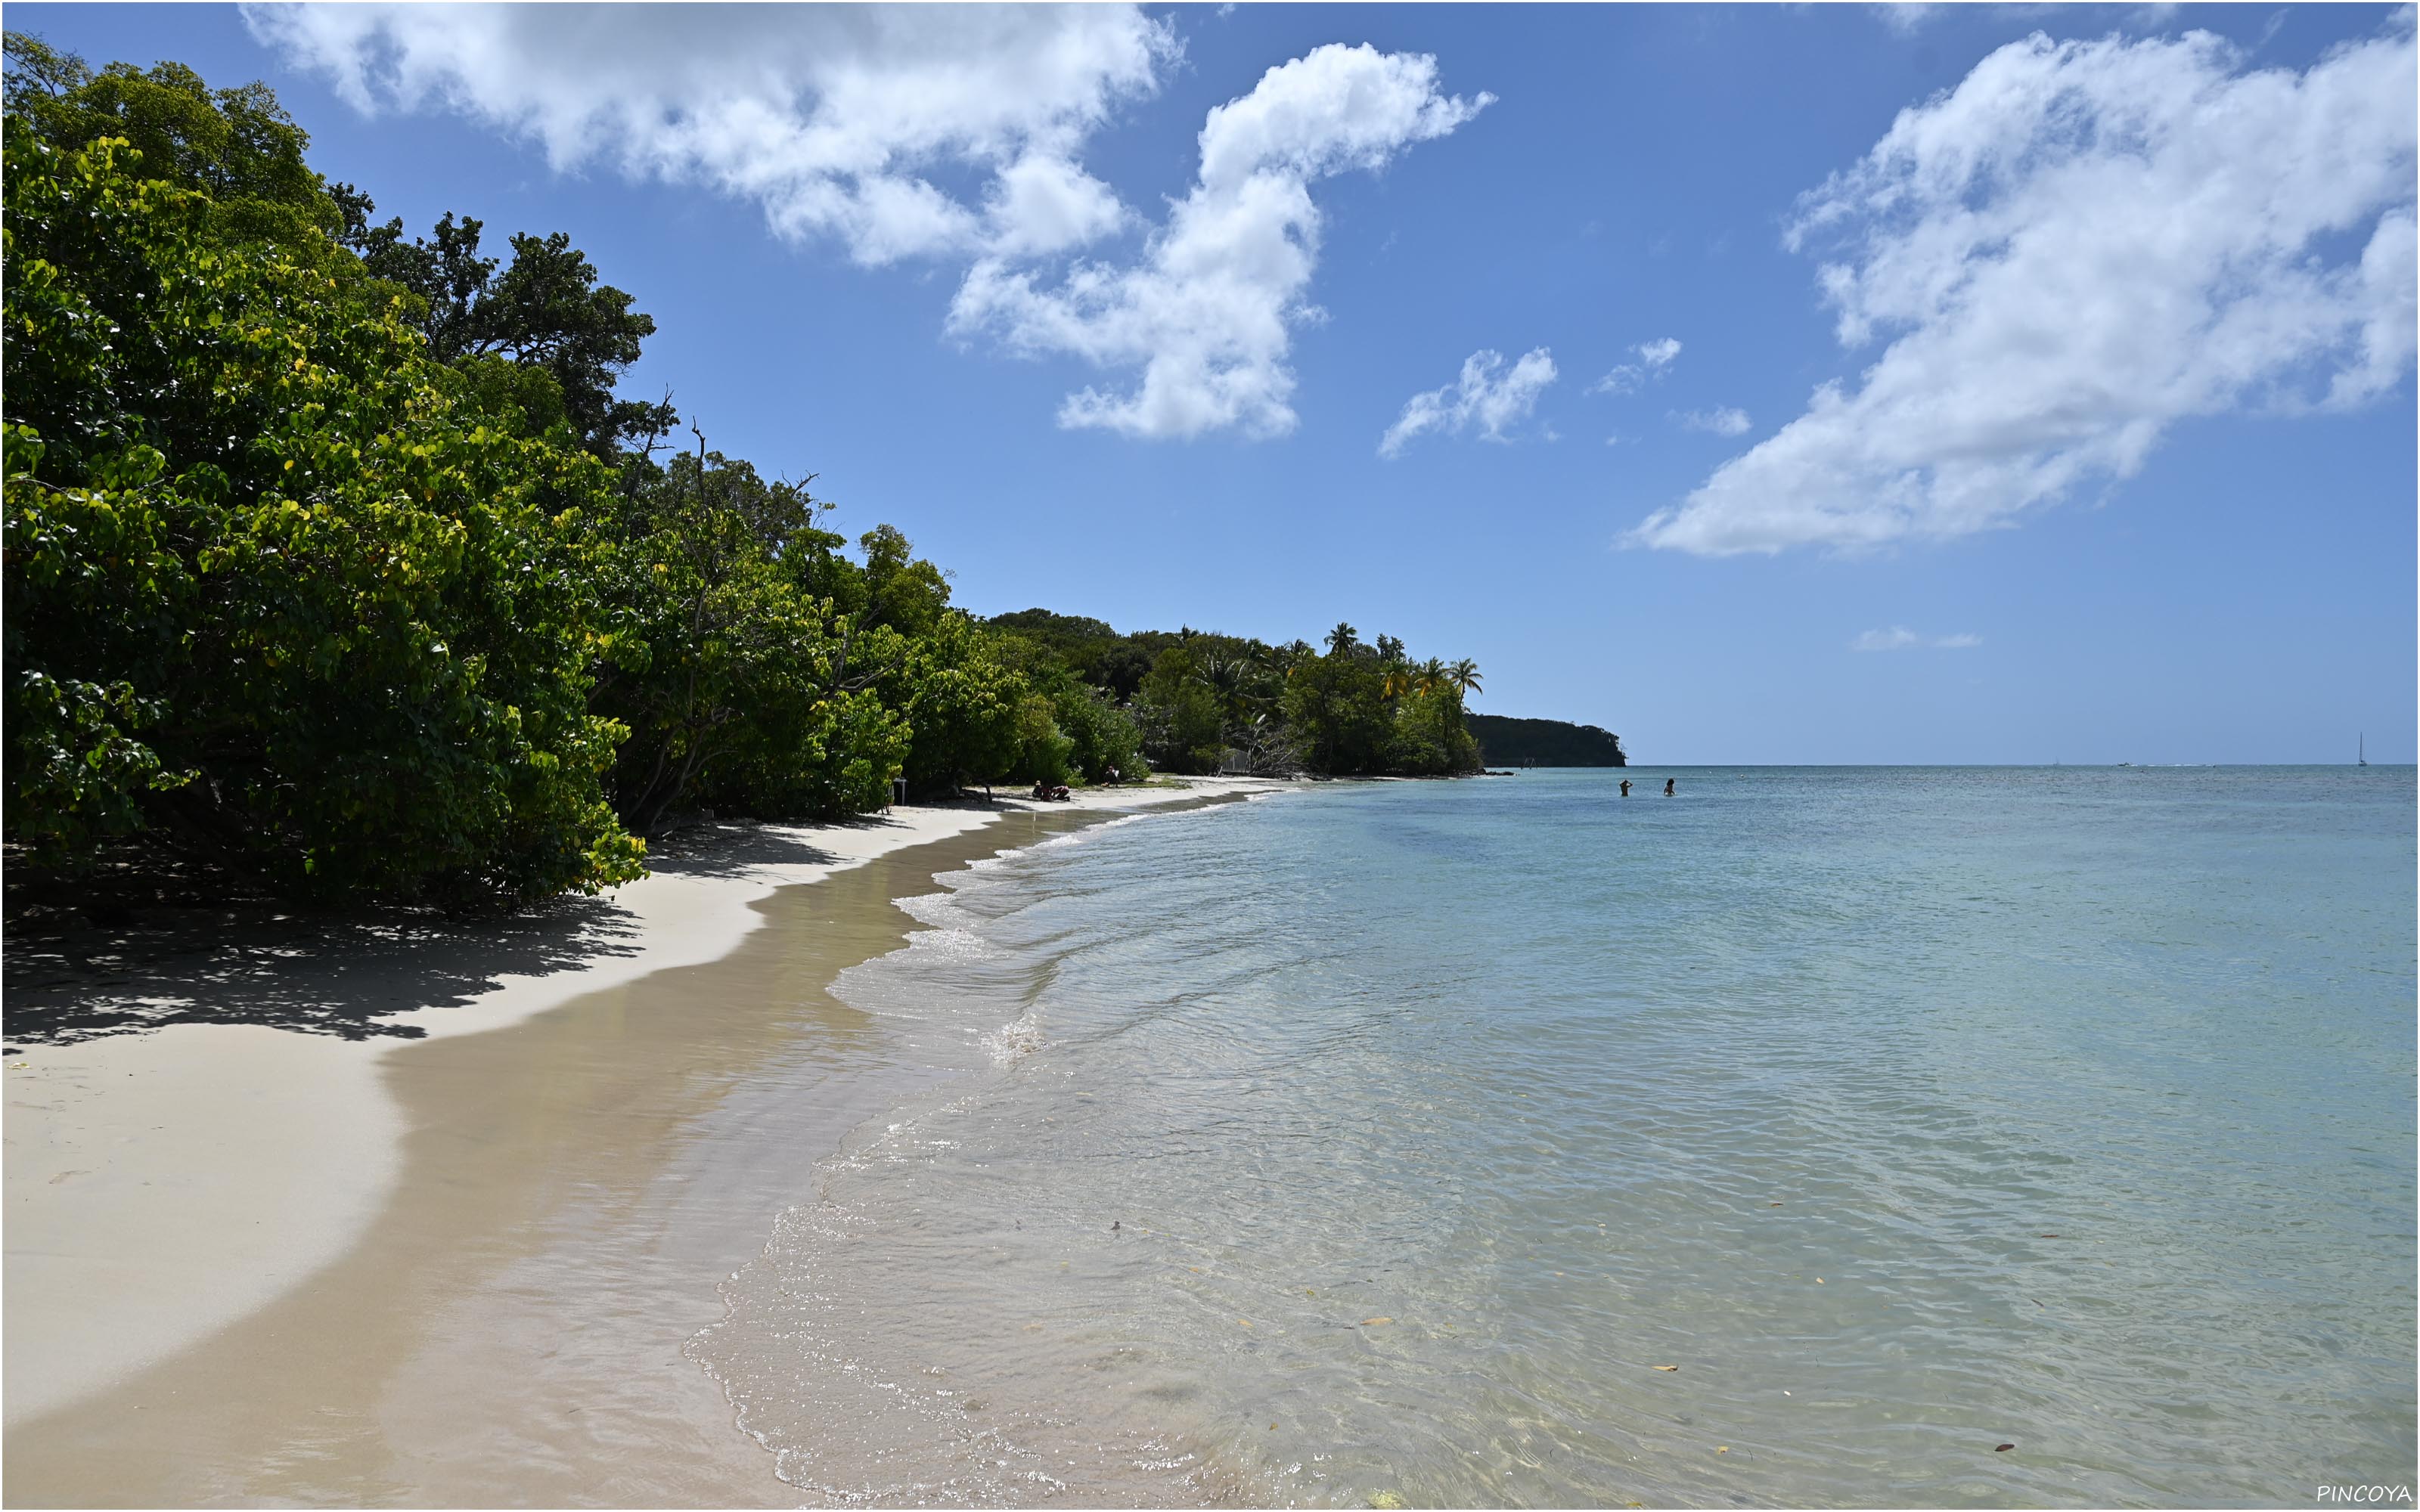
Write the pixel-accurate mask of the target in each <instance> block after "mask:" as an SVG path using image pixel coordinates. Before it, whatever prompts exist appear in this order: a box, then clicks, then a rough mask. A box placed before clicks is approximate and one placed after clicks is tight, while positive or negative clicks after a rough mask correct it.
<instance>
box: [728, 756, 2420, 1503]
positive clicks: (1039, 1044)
mask: <svg viewBox="0 0 2420 1512" xmlns="http://www.w3.org/2000/svg"><path fill="white" fill-rule="evenodd" d="M1620 775H1621V774H1609V773H1580V772H1531V773H1526V774H1524V775H1522V776H1520V777H1518V778H1514V779H1493V780H1487V781H1476V782H1462V783H1400V784H1381V785H1367V786H1339V787H1335V788H1322V789H1319V790H1317V791H1314V792H1309V793H1306V794H1303V795H1289V796H1285V797H1280V798H1277V799H1273V800H1269V801H1264V802H1256V803H1251V804H1247V805H1233V806H1228V807H1224V808H1220V809H1216V810H1199V811H1194V812H1188V813H1182V814H1175V815H1170V816H1166V817H1159V818H1153V819H1150V820H1148V821H1145V822H1141V823H1129V824H1119V825H1109V826H1103V827H1099V828H1095V829H1093V830H1089V831H1084V832H1080V833H1078V834H1077V835H1075V836H1072V837H1069V838H1068V839H1066V840H1063V841H1053V842H1050V843H1047V844H1044V845H1040V846H1036V847H1034V848H1032V849H1031V850H1028V851H1024V852H1019V853H1015V854H1012V855H1010V856H1005V857H1002V858H1001V859H999V860H998V861H996V862H993V863H988V864H985V865H981V866H978V867H976V868H975V869H973V870H970V871H968V872H956V873H952V874H950V875H947V876H944V877H942V878H939V879H938V880H939V882H940V884H941V885H942V886H943V887H944V888H945V889H946V890H945V891H942V892H939V893H936V894H932V895H929V896H926V897H923V898H917V899H910V900H906V901H904V902H903V906H904V907H906V908H907V910H908V911H909V912H910V913H911V914H912V915H913V917H914V918H916V919H917V920H918V921H919V922H920V923H922V924H923V925H924V926H925V928H924V929H923V931H922V932H920V933H917V934H916V935H914V936H913V937H912V939H911V943H910V944H909V945H908V946H907V948H905V949H901V950H898V951H895V952H893V953H892V954H891V955H889V956H887V957H884V958H882V959H880V960H878V961H876V962H872V963H869V964H866V965H863V966H861V967H858V968H856V969H854V970H853V971H851V972H849V973H847V974H845V975H844V977H843V978H842V979H841V980H840V981H839V983H837V984H836V987H835V991H836V992H837V993H838V994H839V995H841V996H843V997H844V998H845V999H846V1000H847V1001H849V1002H850V1003H852V1004H854V1005H855V1006H857V1007H859V1008H861V1009H863V1010H865V1011H868V1012H869V1013H871V1014H873V1015H874V1016H875V1019H876V1022H877V1023H879V1024H880V1025H882V1026H884V1028H885V1029H886V1031H887V1032H889V1033H890V1034H891V1035H892V1036H893V1038H894V1039H895V1041H896V1047H897V1053H898V1054H899V1055H900V1056H902V1057H907V1058H909V1059H912V1060H915V1061H917V1062H919V1063H920V1064H923V1065H929V1066H934V1067H939V1068H944V1069H949V1070H952V1071H954V1072H959V1074H956V1075H954V1076H953V1077H951V1078H949V1079H947V1080H946V1081H944V1082H943V1083H942V1084H941V1085H940V1086H939V1089H938V1090H935V1091H932V1092H929V1093H927V1094H925V1095H923V1097H921V1098H920V1099H919V1100H917V1101H915V1102H913V1103H908V1104H907V1105H906V1106H904V1107H901V1108H898V1109H896V1110H893V1111H892V1112H891V1113H889V1114H888V1115H886V1116H884V1117H882V1118H878V1119H874V1120H872V1121H870V1122H868V1123H867V1124H865V1125H862V1126H861V1127H860V1128H859V1129H858V1130H857V1131H856V1132H855V1133H854V1134H852V1135H851V1136H850V1138H849V1139H848V1141H847V1142H846V1144H845V1147H844V1148H843V1149H841V1150H840V1151H839V1152H838V1153H837V1154H831V1153H830V1152H828V1151H801V1152H800V1195H801V1200H800V1202H799V1205H798V1206H797V1207H795V1208H794V1209H792V1210H791V1211H788V1212H786V1213H785V1214H783V1217H782V1218H781V1220H780V1222H779V1224H778V1225H777V1227H776V1228H775V1231H774V1233H773V1234H772V1236H771V1239H770V1241H769V1242H768V1245H767V1247H766V1250H765V1252H764V1254H763V1256H762V1257H759V1258H758V1259H757V1260H755V1261H754V1262H752V1264H750V1265H749V1266H747V1267H746V1268H744V1269H743V1270H741V1271H740V1272H739V1273H737V1274H735V1275H734V1276H733V1277H732V1278H731V1279H730V1281H729V1282H728V1283H727V1284H726V1285H725V1287H724V1288H723V1291H724V1298H725V1301H726V1303H727V1304H728V1309H729V1311H728V1316H727V1317H726V1318H725V1319H724V1321H723V1322H721V1324H719V1325H718V1326H716V1327H715V1328H713V1329H710V1330H708V1331H707V1332H706V1334H704V1335H700V1336H699V1337H698V1338H697V1339H695V1340H694V1341H692V1343H691V1346H690V1352H691V1354H692V1355H693V1356H694V1357H695V1358H696V1359H697V1360H698V1361H699V1362H700V1363H701V1364H703V1365H705V1366H706V1368H707V1369H708V1370H710V1371H711V1372H712V1373H713V1374H714V1375H715V1376H716V1378H717V1379H718V1380H719V1381H721V1383H722V1385H723V1387H724V1389H725V1391H726V1392H727V1393H728V1395H729V1396H730V1397H731V1399H732V1401H733V1403H734V1405H735V1409H736V1411H737V1415H738V1419H739V1421H740V1423H741V1426H742V1427H745V1428H746V1429H747V1430H748V1431H749V1432H751V1433H752V1434H754V1435H755V1436H756V1437H757V1438H758V1439H759V1440H760V1441H761V1442H762V1443H764V1444H765V1445H766V1446H767V1447H768V1449H769V1450H770V1451H772V1452H773V1454H774V1455H775V1456H776V1461H777V1465H778V1467H779V1470H780V1473H781V1474H782V1475H783V1478H784V1479H785V1480H786V1481H788V1482H789V1483H790V1484H792V1485H793V1486H795V1487H797V1488H798V1489H799V1490H800V1492H801V1494H802V1495H804V1496H807V1497H809V1498H812V1499H814V1500H815V1501H818V1502H823V1503H830V1504H858V1503H874V1504H899V1503H905V1502H921V1503H969V1504H1129V1503H1131V1504H1187V1503H1203V1502H1209V1503H1231V1502H1244V1503H1305V1504H1345V1505H1364V1504H1372V1502H1373V1498H1375V1499H1377V1503H1378V1504H1388V1498H1389V1496H1391V1497H1395V1498H1400V1499H1401V1501H1402V1503H1403V1504H1409V1505H1413V1506H1419V1505H1423V1504H1482V1505H1483V1504H1518V1505H1594V1504H1614V1505H1621V1504H1633V1503H1647V1504H1674V1503H1679V1504H1743V1505H1758V1504H1776V1503H1807V1504H1917V1505H1944V1506H1965V1505H1975V1506H2005V1505H2034V1504H2090V1505H2221V1504H2270V1503H2279V1502H2298V1503H2299V1502H2307V1501H2309V1500H2310V1499H2311V1497H2312V1495H2313V1494H2314V1492H2313V1489H2314V1488H2315V1487H2317V1486H2318V1485H2319V1484H2321V1483H2361V1482H2381V1481H2382V1482H2386V1483H2396V1482H2401V1481H2408V1480H2409V1479H2410V1476H2411V1473H2412V1467H2413V1462H2414V1458H2415V1451H2414V1433H2415V1429H2414V1416H2413V1394H2414V1335H2415V1304H2414V1291H2413V1270H2414V1257H2415V1233H2414V1216H2413V1183H2414V1168H2413V1150H2414V1134H2415V1127H2414V1100H2413V1074H2414V1068H2415V1046H2414V1013H2413V1004H2414V976H2413V961H2414V952H2415V940H2414V927H2413V919H2414V903H2415V900H2414V886H2413V866H2414V845H2413V824H2414V801H2413V800H2414V783H2413V775H2412V771H2411V769H2409V768H2381V767H2373V768H2369V769H2367V770H2366V771H2365V770H2359V769H2351V770H2348V769H2337V768H2220V769H2187V770H2165V769H2160V770H2142V769H2131V770H2118V771H2111V770H2103V769H2085V768H2058V769H2048V770H2044V769H2038V768H2026V769H1974V768H1954V769H1913V768H1911V769H1872V768H1863V769H1796V770H1791V769H1769V768H1746V769H1719V768H1704V769H1684V770H1682V771H1680V772H1678V774H1677V775H1678V777H1679V779H1680V788H1681V792H1680V795H1679V796H1677V797H1675V798H1671V799H1666V798H1663V797H1661V796H1660V795H1656V792H1655V790H1660V788H1661V785H1662V781H1663V779H1664V778H1665V777H1666V776H1669V775H1675V774H1673V773H1668V772H1661V771H1659V772H1655V773H1653V774H1652V783H1651V780H1650V774H1649V773H1648V772H1647V771H1646V770H1643V769H1641V770H1634V771H1632V772H1631V773H1630V774H1628V775H1630V776H1631V777H1632V778H1633V779H1637V780H1638V781H1639V786H1638V788H1637V792H1638V793H1639V794H1640V795H1639V796H1636V797H1632V798H1629V799H1627V800H1625V799H1622V798H1621V796H1620V795H1619V794H1618V791H1617V789H1616V787H1615V782H1616V780H1617V779H1618V777H1619V776H1620ZM2003 1445H2013V1446H2014V1447H2013V1448H2007V1449H2003V1448H2002V1447H2001V1446H2003Z"/></svg>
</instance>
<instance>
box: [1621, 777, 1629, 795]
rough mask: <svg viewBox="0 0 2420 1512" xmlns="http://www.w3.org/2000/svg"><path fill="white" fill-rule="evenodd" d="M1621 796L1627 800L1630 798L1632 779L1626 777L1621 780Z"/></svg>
mask: <svg viewBox="0 0 2420 1512" xmlns="http://www.w3.org/2000/svg"><path fill="white" fill-rule="evenodd" d="M1621 795H1622V796H1623V797H1625V798H1626V797H1628V796H1630V779H1628V778H1626V777H1625V778H1623V779H1621Z"/></svg>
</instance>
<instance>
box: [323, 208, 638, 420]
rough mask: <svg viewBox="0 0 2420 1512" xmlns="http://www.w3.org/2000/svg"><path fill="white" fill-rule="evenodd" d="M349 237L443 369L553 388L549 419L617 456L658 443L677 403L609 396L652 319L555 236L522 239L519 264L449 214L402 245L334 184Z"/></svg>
mask: <svg viewBox="0 0 2420 1512" xmlns="http://www.w3.org/2000/svg"><path fill="white" fill-rule="evenodd" d="M335 194H336V197H337V198H338V199H340V200H341V202H342V204H343V213H344V217H345V223H346V230H345V239H346V240H347V241H348V242H349V244H350V245H351V246H352V247H353V249H354V250H355V251H356V252H358V253H359V254H360V255H361V259H362V266H363V267H364V268H365V270H368V272H369V273H370V274H371V276H373V277H375V278H379V279H381V280H384V281H385V282H387V283H389V284H392V285H396V287H398V288H401V289H404V290H406V291H408V292H409V293H410V294H411V296H412V298H413V300H414V301H416V302H415V307H414V313H413V323H414V324H415V325H417V326H418V327H419V329H420V332H421V334H422V335H424V336H426V337H427V340H428V350H429V353H430V355H431V356H433V357H435V358H436V359H437V360H438V361H439V362H441V363H455V364H462V363H480V362H482V361H483V360H484V361H486V362H487V363H490V364H492V363H494V362H495V361H496V360H499V359H501V360H504V361H506V362H509V363H513V364H514V365H516V366H518V367H520V368H524V369H533V370H536V371H540V372H543V373H545V374H546V375H547V376H548V377H549V378H551V379H552V380H553V383H554V388H555V398H554V401H553V409H554V413H555V415H556V417H557V418H560V419H561V420H562V421H563V422H564V423H565V424H568V425H569V426H570V427H571V431H572V434H573V435H574V436H576V437H578V438H579V440H580V443H581V444H582V446H585V447H587V448H588V449H590V450H591V451H594V452H596V453H597V454H598V455H610V454H611V453H612V452H613V450H614V449H615V448H616V447H618V446H619V445H621V444H622V443H623V442H624V441H626V440H629V439H631V438H632V437H634V436H637V435H641V434H644V433H648V432H649V431H650V430H651V429H652V432H653V433H654V434H658V435H660V434H661V433H662V431H663V430H665V429H667V428H669V426H670V424H671V423H672V417H671V415H670V413H669V401H666V403H665V404H663V405H649V404H644V403H640V402H638V401H635V400H623V399H617V398H615V397H614V394H613V386H614V384H615V383H616V382H618V381H619V380H620V378H621V376H622V374H623V372H624V371H625V370H626V369H628V367H629V365H630V364H631V363H635V362H637V361H638V360H639V353H640V346H641V343H643V342H644V340H645V339H646V338H647V337H649V336H652V335H654V334H655V332H656V322H655V320H654V319H653V317H651V316H646V315H644V314H642V313H640V312H639V311H637V310H633V309H632V308H630V305H631V302H632V301H631V296H629V295H628V294H626V293H624V292H623V291H622V290H620V289H618V288H614V287H613V286H612V285H604V284H599V283H598V282H597V270H596V268H595V267H594V266H593V265H591V264H590V262H589V261H588V256H587V255H586V254H585V253H583V252H582V251H580V250H579V249H578V248H576V247H574V246H572V245H571V239H570V238H569V237H567V236H566V235H565V234H564V233H562V232H560V231H558V232H555V233H554V234H553V235H551V236H546V237H537V236H515V237H514V238H513V239H512V242H511V245H512V253H513V255H512V261H511V262H510V263H507V264H504V265H503V267H502V270H499V266H498V261H497V259H496V258H493V257H483V256H481V255H479V239H480V234H481V230H482V223H480V222H478V221H475V220H473V219H470V218H469V217H467V216H466V217H463V218H461V219H459V220H458V219H456V217H455V216H454V215H452V214H451V213H448V214H446V215H444V216H442V218H440V219H439V221H438V222H437V224H436V226H435V227H434V229H433V233H432V235H431V236H429V237H427V238H415V239H412V240H410V241H406V240H405V239H404V238H403V223H402V222H401V221H400V220H391V221H388V222H387V223H386V224H383V225H372V224H370V223H369V217H370V215H371V214H372V213H374V211H375V209H376V207H375V206H374V205H373V204H372V202H371V201H370V199H369V197H368V196H367V195H365V194H363V193H361V192H359V191H358V190H356V189H354V188H353V187H352V186H350V185H338V186H337V187H336V191H335Z"/></svg>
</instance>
